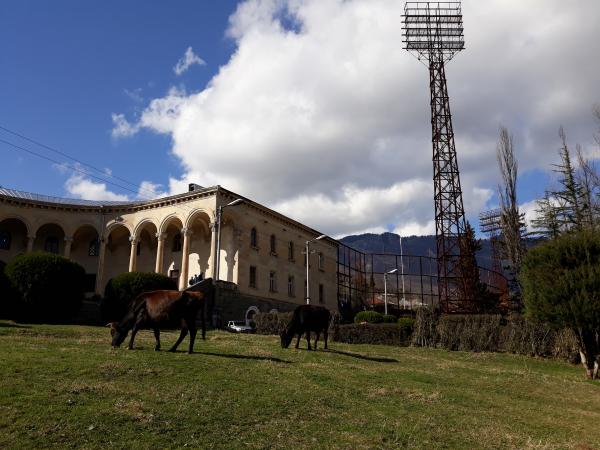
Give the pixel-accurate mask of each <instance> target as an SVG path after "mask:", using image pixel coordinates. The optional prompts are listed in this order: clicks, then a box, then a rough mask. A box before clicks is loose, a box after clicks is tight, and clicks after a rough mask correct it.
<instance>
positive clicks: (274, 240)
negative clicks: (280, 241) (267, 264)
mask: <svg viewBox="0 0 600 450" xmlns="http://www.w3.org/2000/svg"><path fill="white" fill-rule="evenodd" d="M271 255H277V238H276V237H275V235H274V234H272V235H271Z"/></svg>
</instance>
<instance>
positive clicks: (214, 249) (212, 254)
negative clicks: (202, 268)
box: [208, 222, 217, 280]
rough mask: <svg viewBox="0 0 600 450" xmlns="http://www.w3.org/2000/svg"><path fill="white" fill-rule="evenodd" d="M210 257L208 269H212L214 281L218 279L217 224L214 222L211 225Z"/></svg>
mask: <svg viewBox="0 0 600 450" xmlns="http://www.w3.org/2000/svg"><path fill="white" fill-rule="evenodd" d="M210 230H211V233H210V257H209V258H208V267H209V269H210V273H211V277H212V279H213V280H216V279H217V278H216V277H217V267H216V266H217V264H216V262H217V259H216V258H217V256H216V253H217V223H216V222H213V223H211V224H210Z"/></svg>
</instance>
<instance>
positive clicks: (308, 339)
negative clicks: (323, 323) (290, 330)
mask: <svg viewBox="0 0 600 450" xmlns="http://www.w3.org/2000/svg"><path fill="white" fill-rule="evenodd" d="M306 343H307V344H308V349H309V350H312V348H310V331H307V332H306Z"/></svg>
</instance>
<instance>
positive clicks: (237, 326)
mask: <svg viewBox="0 0 600 450" xmlns="http://www.w3.org/2000/svg"><path fill="white" fill-rule="evenodd" d="M226 328H227V330H228V331H232V332H234V333H252V332H253V331H254V328H252V327H249V326H248V325H246V322H245V321H243V320H230V321H229V322H227V327H226Z"/></svg>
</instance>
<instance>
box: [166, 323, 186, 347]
mask: <svg viewBox="0 0 600 450" xmlns="http://www.w3.org/2000/svg"><path fill="white" fill-rule="evenodd" d="M187 333H188V328H187V324H186V323H185V322H183V323H182V324H181V333H180V334H179V339H177V342H175V344H174V345H173V347H171V348H170V349H169V351H170V352H174V351H175V350H177V347H179V344H181V341H183V340H184V339H185V337H186V336H187Z"/></svg>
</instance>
